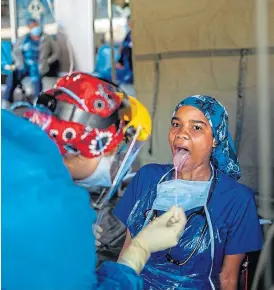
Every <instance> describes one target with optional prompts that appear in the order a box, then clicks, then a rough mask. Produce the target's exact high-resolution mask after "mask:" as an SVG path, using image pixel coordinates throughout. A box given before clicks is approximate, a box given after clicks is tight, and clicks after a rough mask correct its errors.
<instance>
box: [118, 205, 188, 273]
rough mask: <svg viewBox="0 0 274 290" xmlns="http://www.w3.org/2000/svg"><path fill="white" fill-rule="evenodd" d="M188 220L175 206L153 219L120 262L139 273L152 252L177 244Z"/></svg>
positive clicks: (133, 241) (121, 257) (134, 240)
mask: <svg viewBox="0 0 274 290" xmlns="http://www.w3.org/2000/svg"><path fill="white" fill-rule="evenodd" d="M186 221H187V219H186V216H185V213H184V211H183V210H182V209H181V208H176V207H175V206H173V207H172V208H171V209H170V210H169V211H167V212H166V213H164V214H163V215H162V216H160V217H158V218H156V219H155V220H153V221H152V222H151V223H150V224H149V225H148V226H147V227H146V228H145V229H143V230H142V231H141V232H140V233H139V234H138V235H137V236H136V237H135V238H134V239H133V240H132V242H131V244H130V245H129V247H128V248H127V249H126V250H125V251H124V253H123V254H122V256H120V257H119V260H118V263H121V264H124V265H127V266H129V267H131V268H132V269H133V270H135V271H136V273H137V274H139V273H140V272H141V271H142V269H143V267H144V265H145V264H146V262H147V260H148V259H149V257H150V254H151V253H154V252H157V251H162V250H165V249H168V248H170V247H174V246H176V245H177V243H178V241H179V238H180V236H181V235H182V232H183V231H184V228H185V225H186Z"/></svg>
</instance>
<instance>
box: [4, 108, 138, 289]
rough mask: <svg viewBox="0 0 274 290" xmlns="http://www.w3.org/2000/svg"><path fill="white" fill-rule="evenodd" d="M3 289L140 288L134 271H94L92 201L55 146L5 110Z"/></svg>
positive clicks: (111, 266) (110, 266) (115, 267)
mask: <svg viewBox="0 0 274 290" xmlns="http://www.w3.org/2000/svg"><path fill="white" fill-rule="evenodd" d="M1 121H2V285H1V286H2V289H6V290H38V289H39V290H57V289H58V290H60V289H64V290H92V289H127V290H128V289H142V279H141V278H140V277H139V276H137V274H136V273H135V272H134V271H133V270H132V269H131V268H129V267H127V266H124V265H120V264H117V263H114V262H106V263H104V264H103V265H102V267H101V268H100V269H99V271H98V273H96V271H95V267H96V251H95V241H94V236H93V233H92V224H93V223H94V222H95V219H96V215H95V212H94V210H93V209H92V208H91V207H90V200H89V194H88V192H86V191H85V190H84V189H83V188H81V187H79V186H77V185H75V184H74V182H73V180H72V178H71V176H70V174H69V172H68V170H67V169H66V167H65V166H64V164H63V160H62V156H61V155H60V153H59V150H58V148H57V146H56V145H55V144H54V142H52V140H50V138H49V137H48V136H47V134H46V133H45V132H44V131H42V130H41V129H40V128H38V127H37V126H36V125H34V124H32V123H30V122H28V121H26V120H24V119H23V118H21V117H17V116H16V115H14V114H13V113H10V112H8V111H5V110H2V115H1Z"/></svg>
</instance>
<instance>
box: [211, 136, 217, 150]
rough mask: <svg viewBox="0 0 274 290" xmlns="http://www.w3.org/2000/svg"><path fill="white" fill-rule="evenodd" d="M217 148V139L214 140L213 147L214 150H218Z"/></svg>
mask: <svg viewBox="0 0 274 290" xmlns="http://www.w3.org/2000/svg"><path fill="white" fill-rule="evenodd" d="M216 146H217V142H216V139H215V138H213V142H212V147H213V148H216Z"/></svg>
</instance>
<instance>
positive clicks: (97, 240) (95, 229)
mask: <svg viewBox="0 0 274 290" xmlns="http://www.w3.org/2000/svg"><path fill="white" fill-rule="evenodd" d="M92 230H93V234H94V236H95V245H96V247H99V246H101V245H102V243H101V242H100V239H101V237H102V232H103V229H102V228H101V227H100V226H98V225H93V227H92Z"/></svg>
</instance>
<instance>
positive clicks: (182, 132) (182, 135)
mask: <svg viewBox="0 0 274 290" xmlns="http://www.w3.org/2000/svg"><path fill="white" fill-rule="evenodd" d="M176 138H178V139H185V140H188V139H189V134H188V132H187V130H186V129H185V128H181V129H180V130H179V131H178V132H177V134H176Z"/></svg>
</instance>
